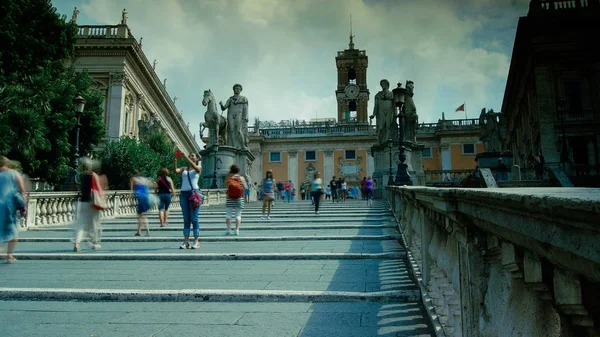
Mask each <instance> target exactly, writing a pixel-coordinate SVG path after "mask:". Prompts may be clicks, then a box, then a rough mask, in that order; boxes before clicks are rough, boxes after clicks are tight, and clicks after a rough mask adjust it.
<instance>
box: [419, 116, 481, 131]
mask: <svg viewBox="0 0 600 337" xmlns="http://www.w3.org/2000/svg"><path fill="white" fill-rule="evenodd" d="M472 129H479V119H476V118H470V119H440V120H439V121H438V122H437V123H421V124H418V125H417V133H431V132H437V131H451V130H472Z"/></svg>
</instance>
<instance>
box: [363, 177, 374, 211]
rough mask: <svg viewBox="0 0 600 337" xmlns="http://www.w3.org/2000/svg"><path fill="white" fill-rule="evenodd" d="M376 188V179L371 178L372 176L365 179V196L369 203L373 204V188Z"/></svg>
mask: <svg viewBox="0 0 600 337" xmlns="http://www.w3.org/2000/svg"><path fill="white" fill-rule="evenodd" d="M374 188H375V181H373V179H371V176H369V177H367V180H365V194H366V195H365V197H366V199H367V205H369V206H371V205H373V189H374Z"/></svg>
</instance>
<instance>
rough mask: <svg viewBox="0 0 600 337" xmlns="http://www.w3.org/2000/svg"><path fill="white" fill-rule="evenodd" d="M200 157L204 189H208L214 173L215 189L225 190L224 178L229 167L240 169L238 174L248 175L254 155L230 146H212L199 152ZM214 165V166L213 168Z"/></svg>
mask: <svg viewBox="0 0 600 337" xmlns="http://www.w3.org/2000/svg"><path fill="white" fill-rule="evenodd" d="M200 155H201V156H202V180H203V184H204V185H203V186H204V188H210V186H211V185H212V181H213V178H214V175H215V171H216V177H217V187H218V188H225V178H226V177H227V174H228V173H229V169H230V168H231V165H233V164H237V165H238V166H239V167H240V174H241V175H244V176H245V175H247V174H250V169H251V164H252V161H254V155H252V153H250V151H248V150H247V149H245V150H241V149H236V148H233V147H231V146H226V145H221V146H212V147H210V148H207V149H206V150H203V151H201V152H200ZM215 164H216V166H215Z"/></svg>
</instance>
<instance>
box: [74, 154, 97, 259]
mask: <svg viewBox="0 0 600 337" xmlns="http://www.w3.org/2000/svg"><path fill="white" fill-rule="evenodd" d="M80 165H81V167H82V169H83V172H82V173H80V174H79V181H80V186H81V187H80V191H79V193H80V195H81V199H80V201H79V203H78V206H77V221H76V223H75V227H73V251H74V252H78V251H80V250H81V246H80V245H79V244H80V243H81V239H83V236H84V235H86V236H87V238H88V240H89V242H90V244H91V246H92V249H99V248H101V246H100V239H101V238H102V227H101V224H100V210H98V209H97V208H95V207H93V204H92V184H94V185H95V186H97V187H100V186H101V182H100V179H99V178H98V175H97V174H96V173H94V171H92V160H91V159H89V158H82V159H81V160H80Z"/></svg>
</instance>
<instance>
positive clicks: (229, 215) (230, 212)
mask: <svg viewBox="0 0 600 337" xmlns="http://www.w3.org/2000/svg"><path fill="white" fill-rule="evenodd" d="M225 185H226V186H227V199H226V201H225V224H226V225H227V231H226V232H225V235H240V224H241V223H242V210H243V209H244V195H245V194H246V186H247V182H246V179H244V177H242V176H241V175H240V167H239V166H237V165H235V164H233V165H231V167H230V168H229V173H228V174H227V179H226V180H225ZM231 219H235V232H233V231H231Z"/></svg>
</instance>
